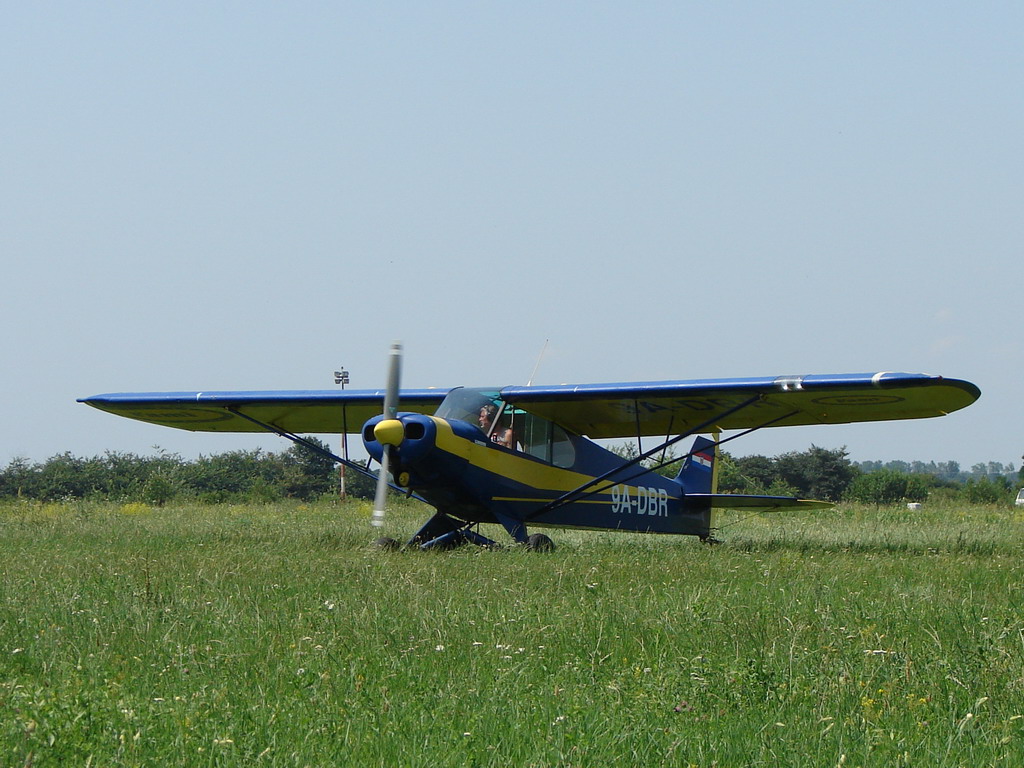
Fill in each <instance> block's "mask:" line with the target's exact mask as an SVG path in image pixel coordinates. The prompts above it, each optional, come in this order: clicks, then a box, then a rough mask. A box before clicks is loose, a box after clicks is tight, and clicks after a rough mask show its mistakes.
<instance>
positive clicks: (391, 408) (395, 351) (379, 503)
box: [371, 341, 404, 528]
mask: <svg viewBox="0 0 1024 768" xmlns="http://www.w3.org/2000/svg"><path fill="white" fill-rule="evenodd" d="M401 373H402V345H401V344H400V343H399V342H397V341H396V342H394V343H392V344H391V353H390V358H389V362H388V386H387V389H386V390H385V391H384V413H383V416H384V418H383V420H381V421H379V422H378V423H377V426H376V427H375V428H374V430H373V433H374V436H375V437H376V438H377V440H379V441H380V443H381V446H382V447H383V448H384V452H383V454H382V455H381V457H380V473H379V474H378V475H377V493H376V494H375V495H374V498H373V519H372V520H371V523H372V524H373V525H374V526H375V527H377V528H379V527H380V526H382V525H384V507H385V506H386V504H387V497H388V470H389V467H390V465H391V453H392V451H394V449H395V446H397V445H399V444H400V443H401V442H402V433H403V431H404V430H403V427H402V423H401V422H400V421H398V419H396V418H395V415H396V414H397V413H398V387H399V379H400V378H401Z"/></svg>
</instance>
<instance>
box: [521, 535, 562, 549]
mask: <svg viewBox="0 0 1024 768" xmlns="http://www.w3.org/2000/svg"><path fill="white" fill-rule="evenodd" d="M526 548H527V549H528V550H530V551H531V552H553V551H554V549H555V542H553V541H552V540H551V538H550V537H549V536H545V535H544V534H543V533H531V534H530V535H529V537H527V539H526Z"/></svg>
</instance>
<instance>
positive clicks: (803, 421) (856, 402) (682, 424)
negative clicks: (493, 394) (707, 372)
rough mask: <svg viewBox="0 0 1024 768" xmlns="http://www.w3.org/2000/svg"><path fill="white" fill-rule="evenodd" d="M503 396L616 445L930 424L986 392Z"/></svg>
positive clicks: (802, 382) (662, 390)
mask: <svg viewBox="0 0 1024 768" xmlns="http://www.w3.org/2000/svg"><path fill="white" fill-rule="evenodd" d="M501 395H502V397H503V398H504V399H505V400H506V401H507V402H510V403H512V404H514V405H515V406H516V407H518V408H521V409H522V410H524V411H527V412H528V413H532V414H535V415H537V416H542V417H544V418H547V419H550V420H552V421H554V422H555V423H557V424H559V425H561V426H562V427H565V428H566V429H568V430H570V431H572V432H576V433H578V434H583V435H588V436H589V437H591V438H615V437H633V436H636V435H637V434H640V435H662V436H665V435H678V434H683V433H686V432H689V431H690V430H692V429H695V428H698V427H700V426H701V425H703V424H706V423H707V422H708V421H709V420H710V421H711V422H712V424H713V428H718V429H723V430H731V429H750V428H753V427H760V426H763V425H770V426H777V427H784V426H799V425H810V424H846V423H851V422H860V421H888V420H894V419H920V418H929V417H932V416H944V415H946V414H948V413H952V412H953V411H956V410H959V409H960V408H964V407H966V406H968V405H970V404H971V403H973V402H974V401H975V400H977V399H978V397H979V396H980V395H981V391H980V390H979V389H978V387H976V386H975V385H974V384H972V383H970V382H969V381H963V380H959V379H947V378H943V377H941V376H930V375H927V374H920V373H888V372H882V373H852V374H823V375H822V374H818V375H806V376H775V377H765V378H741V379H704V380H692V381H657V382H646V383H624V384H581V385H569V384H562V385H558V386H528V387H507V388H505V389H503V390H502V391H501ZM741 406H742V407H741ZM737 408H738V410H735V411H734V412H732V413H730V411H733V410H734V409H737ZM703 431H709V430H703Z"/></svg>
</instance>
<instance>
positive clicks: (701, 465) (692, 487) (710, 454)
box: [676, 436, 716, 494]
mask: <svg viewBox="0 0 1024 768" xmlns="http://www.w3.org/2000/svg"><path fill="white" fill-rule="evenodd" d="M715 455H716V451H715V441H714V440H708V438H706V437H699V436H698V437H697V439H696V440H694V441H693V448H691V449H690V455H689V456H687V457H686V458H685V459H683V466H682V467H681V468H680V469H679V474H678V475H676V482H677V483H679V484H680V485H681V486H683V492H684V493H686V494H691V493H712V492H713V487H714V477H715Z"/></svg>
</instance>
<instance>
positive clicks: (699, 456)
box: [693, 453, 711, 469]
mask: <svg viewBox="0 0 1024 768" xmlns="http://www.w3.org/2000/svg"><path fill="white" fill-rule="evenodd" d="M693 461H694V463H696V464H700V465H701V466H702V467H704V469H711V457H710V456H709V455H708V454H706V453H695V454H693Z"/></svg>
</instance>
